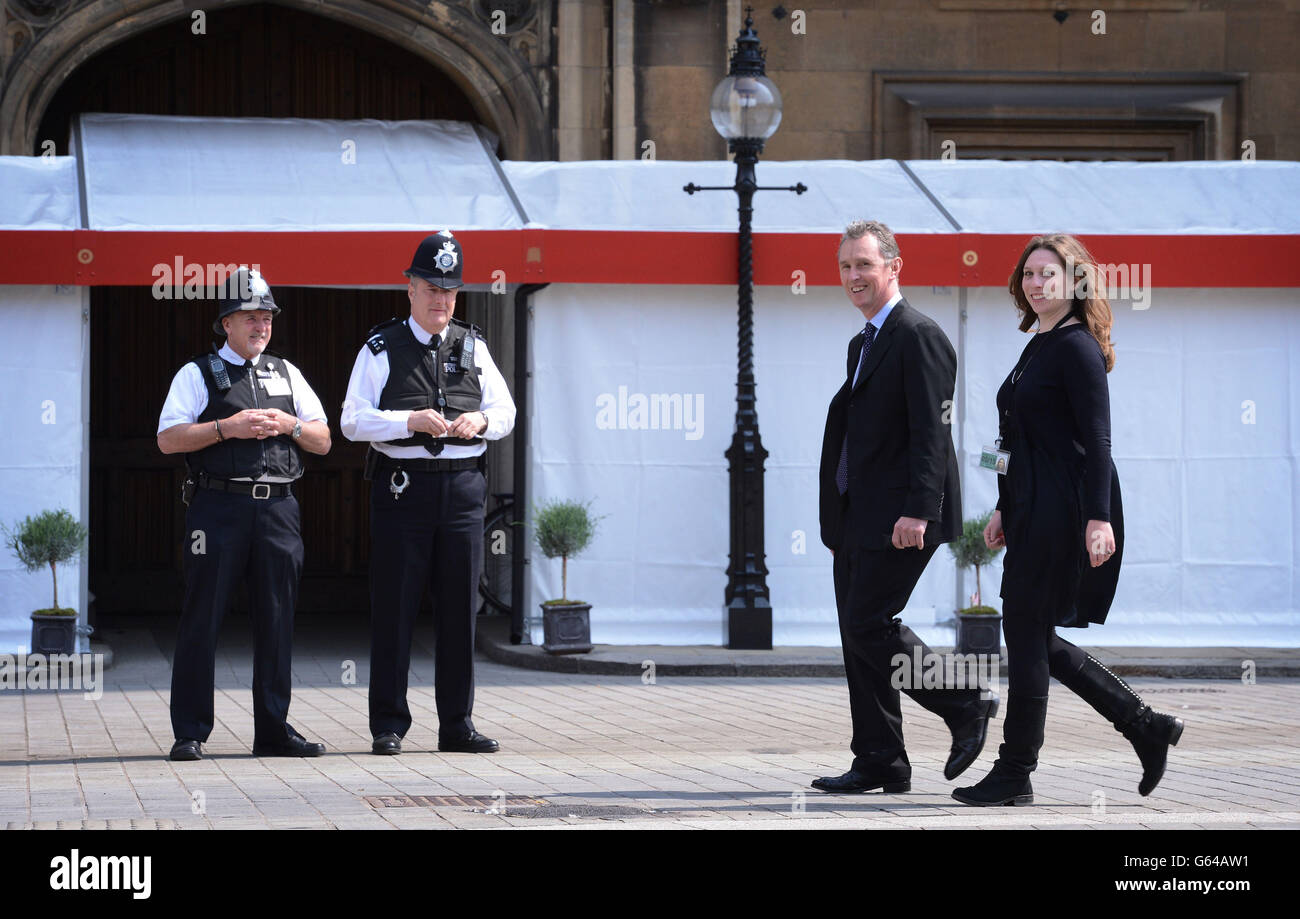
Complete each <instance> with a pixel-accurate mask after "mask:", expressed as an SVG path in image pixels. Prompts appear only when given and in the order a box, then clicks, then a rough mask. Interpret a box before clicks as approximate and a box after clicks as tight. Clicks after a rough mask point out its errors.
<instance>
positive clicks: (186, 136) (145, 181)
mask: <svg viewBox="0 0 1300 919" xmlns="http://www.w3.org/2000/svg"><path fill="white" fill-rule="evenodd" d="M80 129H81V136H82V145H81V146H82V150H83V156H84V158H85V163H84V171H85V174H86V198H87V204H88V208H89V210H88V215H89V219H90V227H91V228H92V229H97V230H135V229H139V230H146V229H147V230H227V229H230V230H308V229H315V230H357V229H385V230H406V229H410V230H437V229H442V228H444V227H449V228H452V229H454V230H472V229H494V230H495V229H512V228H516V227H519V226H521V222H520V220H519V216H518V213H517V211H516V210H515V207H514V205H513V203H512V202H511V201H510V198H509V195H508V193H507V192H506V189H505V186H504V185H503V184H502V182H501V180H500V177H499V176H498V174H497V172H496V169H495V167H494V166H493V163H492V159H491V158H490V156H489V154H488V153H487V151H486V150H485V149H484V147H483V144H482V143H481V142H480V140H479V138H478V136H477V135H476V134H475V133H474V129H473V128H472V127H471V126H470V125H469V124H466V123H463V122H456V121H375V120H369V119H367V120H363V121H325V120H320V119H306V118H183V117H171V116H160V115H107V114H96V115H82V116H81V122H80ZM350 153H351V154H355V161H354V162H348V157H349V154H350Z"/></svg>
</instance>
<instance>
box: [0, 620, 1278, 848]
mask: <svg viewBox="0 0 1300 919" xmlns="http://www.w3.org/2000/svg"><path fill="white" fill-rule="evenodd" d="M164 631H165V630H164V629H161V628H160V629H158V630H154V631H151V630H149V629H132V630H129V631H127V632H123V633H120V634H118V635H115V636H111V641H112V647H113V650H114V658H115V662H114V665H113V666H112V668H111V669H109V670H108V671H107V672H106V673H105V674H104V682H105V686H104V692H103V696H102V698H100V699H98V700H87V699H85V698H84V697H83V694H82V693H80V692H75V691H63V692H50V691H33V690H25V691H19V690H13V689H9V690H5V691H0V827H6V826H7V827H9V828H20V827H28V826H36V827H55V826H59V827H140V828H196V829H198V828H226V827H240V828H247V827H293V828H321V829H326V828H338V829H354V828H355V829H360V828H367V829H369V828H407V827H410V828H416V827H418V828H451V827H482V828H500V827H512V826H513V827H530V828H538V827H552V828H556V827H562V828H593V827H598V828H633V827H634V828H669V827H698V828H734V827H745V828H761V829H769V828H770V829H790V828H807V827H810V826H816V827H871V828H876V827H878V828H888V829H893V828H911V829H949V828H955V827H1025V828H1030V827H1072V828H1080V829H1085V828H1096V827H1108V828H1116V827H1120V828H1138V827H1161V828H1206V829H1216V828H1226V827H1234V828H1242V827H1268V828H1292V829H1294V828H1298V827H1300V680H1287V679H1264V680H1260V681H1259V682H1257V683H1254V684H1250V685H1246V684H1243V683H1242V681H1240V680H1183V679H1178V680H1169V679H1159V678H1133V679H1131V680H1130V681H1129V682H1130V683H1131V684H1132V685H1133V686H1134V688H1135V689H1136V690H1137V691H1138V692H1139V693H1141V694H1142V695H1143V697H1144V698H1145V699H1146V700H1147V701H1148V702H1149V703H1151V704H1152V705H1153V706H1155V707H1156V708H1158V709H1160V710H1163V711H1167V712H1171V713H1174V714H1177V715H1178V716H1179V717H1181V718H1183V719H1184V720H1185V721H1186V723H1187V728H1186V731H1185V733H1184V735H1183V738H1182V741H1181V743H1180V745H1179V746H1178V747H1176V748H1174V749H1173V751H1172V755H1171V758H1170V766H1169V771H1168V772H1167V774H1166V776H1165V778H1164V781H1163V782H1162V783H1161V785H1160V787H1159V788H1158V789H1157V791H1156V793H1155V794H1154V795H1152V796H1151V797H1149V798H1142V797H1139V795H1138V793H1137V782H1138V778H1139V777H1140V769H1139V767H1138V764H1137V759H1136V757H1135V756H1134V754H1133V751H1132V749H1131V748H1130V747H1129V745H1128V743H1127V742H1126V741H1125V740H1124V739H1123V738H1122V737H1121V736H1120V735H1119V734H1118V733H1116V732H1115V731H1114V730H1113V729H1112V728H1111V727H1110V726H1109V725H1108V724H1106V723H1105V722H1104V721H1102V720H1101V718H1100V717H1099V716H1098V715H1096V714H1095V713H1094V712H1093V711H1092V710H1091V709H1090V708H1088V707H1087V706H1086V705H1085V704H1084V703H1083V702H1082V701H1081V700H1079V699H1078V698H1077V697H1076V696H1074V695H1073V694H1071V693H1069V692H1067V691H1065V690H1064V689H1063V688H1062V687H1060V686H1058V685H1056V684H1053V687H1052V701H1051V707H1050V711H1049V715H1048V725H1047V740H1046V744H1045V745H1044V748H1043V752H1042V760H1041V762H1040V765H1039V768H1038V771H1037V772H1035V773H1034V777H1033V784H1034V791H1035V797H1036V801H1037V803H1036V804H1035V805H1034V806H1033V807H1027V808H998V809H976V808H968V807H964V806H962V805H960V804H958V803H957V802H956V801H954V800H952V799H951V798H950V797H949V792H950V791H951V789H952V788H953V787H955V786H957V785H962V784H970V783H971V782H973V781H976V780H978V778H979V777H981V776H982V775H983V774H984V772H985V771H986V770H987V769H988V767H989V765H990V764H991V762H992V760H993V758H994V756H995V755H996V749H997V743H998V739H999V738H1000V734H1001V719H1000V718H999V720H998V721H997V722H996V725H995V728H994V730H993V732H992V734H991V736H990V740H989V744H988V745H987V747H986V749H985V752H984V753H983V755H982V756H981V757H980V759H979V761H978V762H977V763H976V764H975V765H974V766H973V767H971V769H970V770H969V771H968V772H967V773H966V774H965V775H963V776H962V777H961V778H960V779H959V780H958V781H957V782H946V781H944V779H943V776H942V771H941V770H942V764H943V759H944V757H945V755H946V752H947V746H948V734H947V731H946V729H945V728H944V726H943V724H942V723H941V722H940V721H939V720H938V719H937V718H935V717H934V716H932V715H930V714H929V713H928V712H925V711H923V710H922V709H920V708H919V707H918V706H916V705H915V704H914V703H912V702H911V701H910V700H907V699H905V700H904V703H903V714H904V719H905V731H906V736H907V743H908V752H909V756H910V758H911V761H912V767H913V782H912V792H911V793H910V794H906V795H880V794H871V795H845V796H832V795H824V794H822V793H820V792H818V791H815V790H814V789H811V788H809V787H808V782H809V781H810V780H811V779H812V778H814V777H816V776H819V775H826V774H838V773H840V772H842V771H844V769H846V768H847V767H848V764H849V759H850V755H849V752H848V738H849V711H848V693H847V690H846V687H845V685H844V681H843V680H842V679H833V678H752V677H749V678H733V677H680V678H678V677H664V676H660V677H658V678H657V679H656V680H655V682H654V683H646V682H643V680H642V679H641V677H639V676H628V677H609V676H592V675H581V674H561V673H546V672H540V671H531V670H517V669H513V668H510V667H505V666H502V665H499V664H494V663H491V662H488V661H486V660H482V659H481V660H480V661H479V664H478V692H477V702H476V707H475V722H476V725H477V727H478V728H479V730H480V731H482V732H483V733H485V734H487V735H488V736H491V737H495V738H496V739H498V740H499V741H500V742H501V747H502V751H501V752H500V753H498V754H495V755H488V756H484V755H471V754H440V753H438V752H436V750H437V722H436V716H435V709H434V699H433V689H432V656H431V654H430V653H429V636H428V634H427V633H425V632H418V633H417V654H416V655H415V659H414V662H413V675H412V689H411V693H410V701H411V707H412V711H413V712H414V714H415V719H416V723H415V725H414V726H413V727H412V729H411V732H410V733H409V734H408V735H407V738H406V740H405V743H404V747H405V749H406V750H407V751H408V752H405V753H403V754H402V755H401V756H397V757H379V756H372V755H371V754H370V753H369V747H370V737H369V732H368V730H367V727H366V689H365V687H366V682H367V670H366V657H367V647H366V639H365V635H364V629H363V630H361V631H356V630H354V631H353V632H340V631H338V630H332V631H320V632H316V631H313V630H303V629H300V630H299V636H298V647H297V649H296V651H295V678H294V687H295V689H294V698H293V706H292V709H291V711H290V716H291V721H292V723H293V724H294V725H295V726H296V727H297V728H298V729H299V731H301V732H302V733H303V734H304V735H305V736H306V737H307V738H308V739H311V740H320V741H323V742H324V743H325V744H326V745H327V746H328V748H329V753H328V754H327V755H326V756H323V757H320V758H317V759H304V760H298V759H255V758H253V757H252V755H251V744H252V713H251V699H250V690H249V686H250V685H251V662H252V654H251V648H250V646H249V644H248V640H247V637H246V636H241V635H240V634H239V633H238V632H236V633H234V634H232V635H229V636H227V637H223V646H222V651H221V655H220V657H219V661H218V689H217V698H216V713H217V725H216V728H215V730H214V732H213V734H212V737H211V738H210V740H209V742H208V743H207V744H206V745H205V746H204V753H205V758H204V759H203V760H202V761H201V762H197V763H172V762H170V761H168V760H167V758H166V755H167V751H168V750H169V749H170V747H171V743H172V736H171V726H170V720H169V715H168V687H169V683H170V664H169V661H170V658H171V648H170V646H169V640H170V638H169V635H167V634H164ZM353 662H354V663H355V682H352V683H349V682H345V680H346V679H347V678H349V677H350V676H351V674H352V672H353V667H352V663H353ZM1003 691H1005V687H1003Z"/></svg>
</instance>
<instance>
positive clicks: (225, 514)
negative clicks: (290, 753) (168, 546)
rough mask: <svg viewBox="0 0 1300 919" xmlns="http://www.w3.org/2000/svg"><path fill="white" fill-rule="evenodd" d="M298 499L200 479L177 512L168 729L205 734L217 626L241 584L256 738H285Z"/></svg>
mask: <svg viewBox="0 0 1300 919" xmlns="http://www.w3.org/2000/svg"><path fill="white" fill-rule="evenodd" d="M299 527H300V517H299V510H298V499H297V498H295V497H294V496H293V495H284V496H283V497H278V498H266V499H262V500H259V499H257V498H254V497H253V496H252V495H236V494H231V493H229V492H220V491H213V490H211V489H207V488H200V489H198V490H197V491H195V493H194V497H193V499H191V501H190V506H189V508H188V509H187V510H186V513H185V533H186V543H185V547H184V550H183V551H184V555H185V566H184V568H185V605H184V608H183V610H182V612H181V622H180V629H179V631H178V633H177V636H176V653H175V656H174V658H173V661H172V690H171V715H172V732H173V733H174V735H175V736H176V737H177V738H178V739H179V738H182V737H190V738H193V739H195V740H198V741H200V742H207V739H208V735H210V734H211V733H212V725H213V721H214V717H213V701H212V697H213V692H214V689H213V683H214V676H215V670H216V653H217V652H216V649H217V634H218V633H219V632H220V631H221V621H222V619H224V618H225V615H226V611H227V610H229V609H230V603H231V600H233V599H234V595H235V591H236V590H237V589H238V588H239V586H240V585H241V584H246V585H247V586H248V602H249V612H250V614H251V618H252V625H253V737H254V743H266V744H276V743H283V742H284V741H285V740H287V739H288V737H289V735H288V730H287V723H286V719H287V718H288V715H289V699H290V686H291V682H292V665H293V614H294V609H295V607H296V606H297V603H298V580H299V577H300V576H301V574H302V559H303V551H302V536H301V533H300V529H299Z"/></svg>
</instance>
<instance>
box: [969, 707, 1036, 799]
mask: <svg viewBox="0 0 1300 919" xmlns="http://www.w3.org/2000/svg"><path fill="white" fill-rule="evenodd" d="M1046 722H1047V697H1046V696H1021V695H1016V694H1015V693H1010V694H1008V695H1007V717H1006V720H1005V721H1003V723H1002V737H1003V743H1002V745H1001V746H1000V747H998V758H997V761H996V762H995V763H994V764H993V769H992V770H991V771H990V772H989V774H988V775H986V776H985V777H984V778H983V779H981V780H980V781H979V783H978V784H976V785H971V786H970V787H968V788H958V789H956V790H954V791H953V793H952V796H953V797H954V798H956V799H957V800H958V801H960V802H961V803H962V804H971V805H974V806H975V807H998V806H1001V805H1007V806H1015V805H1020V804H1033V803H1034V788H1033V786H1032V785H1030V784H1029V773H1031V772H1033V771H1034V769H1035V767H1037V765H1038V751H1039V749H1040V748H1041V747H1042V746H1043V728H1044V725H1045V724H1046Z"/></svg>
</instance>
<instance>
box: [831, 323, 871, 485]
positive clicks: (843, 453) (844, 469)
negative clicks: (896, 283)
mask: <svg viewBox="0 0 1300 919" xmlns="http://www.w3.org/2000/svg"><path fill="white" fill-rule="evenodd" d="M875 340H876V327H875V326H874V325H872V324H871V323H869V322H868V323H867V327H866V328H865V329H863V330H862V353H861V354H859V355H858V366H857V367H856V368H854V371H853V378H852V379H851V380H849V388H850V389H852V388H853V387H854V386H855V385H857V382H858V375H859V374H861V373H862V365H863V364H865V363H866V361H867V352H868V351H870V350H871V343H872V342H873V341H875ZM835 487H836V488H838V489H839V491H840V494H844V493H845V492H846V491H848V490H849V432H848V430H847V428H846V429H845V431H844V443H843V444H841V445H840V464H839V466H837V467H836V469H835Z"/></svg>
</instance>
